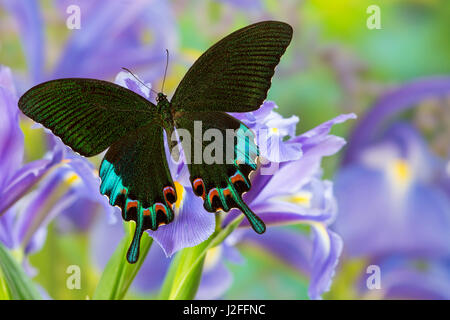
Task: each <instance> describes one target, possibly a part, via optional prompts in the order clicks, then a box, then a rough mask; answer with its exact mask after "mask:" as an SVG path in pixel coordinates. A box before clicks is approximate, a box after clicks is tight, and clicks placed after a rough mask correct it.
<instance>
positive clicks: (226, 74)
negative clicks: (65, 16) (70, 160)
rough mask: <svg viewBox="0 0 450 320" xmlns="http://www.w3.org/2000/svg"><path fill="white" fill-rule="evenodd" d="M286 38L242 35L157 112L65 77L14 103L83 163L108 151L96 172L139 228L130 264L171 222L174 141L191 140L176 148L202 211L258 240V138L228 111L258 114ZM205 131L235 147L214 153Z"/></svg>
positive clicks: (222, 46)
mask: <svg viewBox="0 0 450 320" xmlns="http://www.w3.org/2000/svg"><path fill="white" fill-rule="evenodd" d="M291 38H292V28H291V27H290V26H289V25H288V24H286V23H283V22H278V21H264V22H259V23H255V24H253V25H249V26H247V27H245V28H242V29H239V30H237V31H235V32H233V33H232V34H230V35H228V36H227V37H225V38H224V39H222V40H220V41H219V42H217V43H216V44H215V45H213V46H212V47H211V48H210V49H208V50H207V51H206V52H205V53H204V54H203V55H202V56H201V57H200V58H199V59H198V60H197V61H196V62H195V63H194V65H193V66H192V67H191V68H190V69H189V71H188V72H187V73H186V75H185V76H184V78H183V80H182V81H181V82H180V84H179V86H178V88H177V89H176V91H175V93H174V95H173V97H172V99H171V100H170V101H169V99H167V96H166V95H165V94H164V93H162V92H161V93H158V94H157V97H156V100H157V105H154V104H153V103H152V102H150V101H149V100H147V99H145V98H144V97H142V96H140V95H138V94H136V93H134V92H133V91H131V90H128V89H126V88H124V87H121V86H118V85H116V84H113V83H110V82H107V81H102V80H96V79H82V78H67V79H57V80H52V81H48V82H45V83H41V84H39V85H37V86H35V87H33V88H31V89H30V90H29V91H27V92H26V93H25V94H24V95H23V96H22V97H21V98H20V100H19V108H20V109H21V110H22V111H23V112H24V113H25V114H26V115H27V116H29V117H30V118H32V119H33V120H35V121H37V122H40V123H42V124H43V125H44V126H45V127H47V128H49V129H51V130H52V132H53V133H54V134H55V135H57V136H59V137H60V138H61V139H62V141H63V142H64V143H65V144H67V145H68V146H70V147H71V148H72V149H73V150H74V151H76V152H78V153H79V154H81V155H83V156H87V157H90V156H94V155H96V154H99V153H101V152H103V151H104V150H105V149H108V151H107V152H106V154H105V157H104V159H103V161H102V164H101V166H100V170H99V175H100V178H101V180H102V182H101V186H100V192H101V193H102V194H104V195H106V196H108V197H109V203H110V204H111V205H117V206H119V207H120V208H121V210H122V217H123V219H124V220H126V221H130V220H133V221H135V222H136V230H135V235H134V238H133V241H132V243H131V245H130V248H129V250H128V254H127V259H128V261H129V262H130V263H134V262H136V261H137V259H138V256H139V243H140V239H141V236H142V234H143V232H144V231H145V230H147V229H151V230H157V229H158V227H159V226H160V225H163V224H168V223H170V222H171V221H173V220H174V219H175V218H176V217H175V211H176V203H177V198H178V197H177V188H176V184H175V183H174V181H173V180H172V176H171V174H170V170H169V167H168V164H167V159H166V155H165V143H166V141H167V143H169V147H170V150H171V151H173V150H178V149H174V147H175V145H176V141H177V139H173V137H174V133H175V132H176V133H177V134H178V135H180V134H181V133H182V132H188V133H190V136H191V137H192V139H184V138H183V139H181V140H182V141H181V149H182V150H183V153H184V156H185V160H186V163H187V167H188V169H189V173H190V180H191V183H192V188H193V192H194V193H195V194H196V195H197V196H199V197H201V198H202V199H203V201H204V208H205V209H206V210H207V211H209V212H216V211H229V210H231V209H232V208H238V209H239V210H241V211H242V212H243V213H244V214H245V216H246V217H247V219H248V221H249V223H250V225H251V226H252V228H253V229H254V230H255V231H256V232H257V233H263V232H264V231H265V225H264V223H263V221H262V220H261V219H260V218H258V217H257V216H256V215H255V214H254V213H253V212H252V210H251V209H250V208H249V207H248V206H247V205H246V204H245V202H244V200H243V199H242V196H243V194H244V192H247V191H249V190H250V188H251V181H250V177H249V176H250V173H251V172H252V171H254V170H256V169H257V159H258V156H259V150H258V147H257V145H256V143H255V135H254V133H253V132H252V131H251V130H250V129H249V128H248V127H247V126H245V125H244V124H243V123H241V122H240V121H239V120H237V119H235V118H234V117H232V116H230V115H229V114H228V112H249V111H254V110H257V109H258V108H259V107H260V105H261V104H262V103H263V101H264V100H265V98H266V96H267V91H268V89H269V87H270V84H271V78H272V76H273V74H274V69H275V67H276V65H277V64H278V63H279V61H280V58H281V56H282V55H283V53H284V52H285V50H286V48H287V46H288V45H289V43H290V41H291ZM197 124H201V128H202V132H201V134H200V138H199V137H198V136H197V134H196V131H197V127H196V126H197ZM208 130H209V132H215V133H216V134H219V136H222V137H227V138H226V140H227V142H228V141H231V143H224V144H222V145H221V146H220V147H217V148H215V149H214V150H213V151H214V152H212V148H211V145H210V144H209V142H208V139H206V141H205V139H204V136H206V135H207V132H208ZM164 131H166V139H165V138H164ZM230 131H231V133H232V135H231V138H229V136H228V134H229V133H230ZM203 133H204V134H203ZM178 135H175V136H178ZM180 136H181V135H180ZM211 139H212V138H211V137H210V139H209V140H211ZM216 139H217V138H216ZM230 151H231V152H230ZM171 153H172V152H171ZM205 155H206V156H207V157H205Z"/></svg>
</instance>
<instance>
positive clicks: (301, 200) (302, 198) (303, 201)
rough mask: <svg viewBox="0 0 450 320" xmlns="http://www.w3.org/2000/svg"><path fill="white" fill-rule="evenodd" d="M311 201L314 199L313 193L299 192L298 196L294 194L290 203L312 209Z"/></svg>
mask: <svg viewBox="0 0 450 320" xmlns="http://www.w3.org/2000/svg"><path fill="white" fill-rule="evenodd" d="M311 199H312V193H311V192H306V191H303V192H302V191H301V192H297V193H296V194H294V195H293V196H291V197H290V198H289V201H291V202H293V203H295V204H298V205H301V206H303V207H306V208H310V207H311Z"/></svg>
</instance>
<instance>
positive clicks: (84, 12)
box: [1, 0, 177, 87]
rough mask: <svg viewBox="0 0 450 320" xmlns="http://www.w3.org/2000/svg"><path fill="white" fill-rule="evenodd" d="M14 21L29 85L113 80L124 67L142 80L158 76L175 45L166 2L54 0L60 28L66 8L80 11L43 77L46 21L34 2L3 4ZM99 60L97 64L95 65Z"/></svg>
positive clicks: (5, 0) (174, 34) (161, 0)
mask: <svg viewBox="0 0 450 320" xmlns="http://www.w3.org/2000/svg"><path fill="white" fill-rule="evenodd" d="M1 3H2V4H3V5H4V7H5V9H6V10H7V11H8V12H9V14H10V15H11V16H13V17H14V18H15V20H16V23H17V27H18V32H19V33H20V35H21V39H22V42H23V49H24V53H25V57H26V59H27V64H28V70H29V72H30V74H29V79H30V80H31V83H28V84H27V85H24V87H27V86H29V85H30V84H36V83H39V82H42V81H45V80H49V79H55V78H62V77H90V78H100V79H107V78H112V77H114V75H115V74H116V73H117V70H120V68H122V67H127V68H131V69H137V68H140V73H141V74H142V75H143V76H144V78H146V79H154V78H155V77H157V76H158V77H159V76H161V74H162V73H163V71H164V67H165V58H166V53H165V49H166V48H167V49H169V50H170V51H174V49H175V47H176V45H177V36H176V28H175V25H176V24H175V18H174V16H173V14H172V10H171V8H170V5H169V3H168V2H167V1H166V0H155V1H144V0H137V1H113V2H110V1H98V0H97V1H93V0H81V1H76V2H75V3H74V2H73V1H67V0H58V1H56V2H55V6H56V13H57V15H58V16H59V18H60V20H59V21H58V24H60V27H61V28H66V19H67V18H68V17H69V15H70V13H67V12H66V10H67V8H68V7H69V6H70V5H77V6H78V7H79V8H80V13H81V20H80V21H81V25H80V27H81V29H79V30H78V29H74V30H70V35H69V37H68V39H67V41H66V44H65V46H64V49H63V51H62V53H61V55H60V56H59V57H58V58H57V59H56V64H55V65H54V68H53V69H52V71H51V72H50V73H44V70H43V66H44V65H45V63H46V61H45V60H46V58H47V57H46V54H47V52H46V45H45V44H46V42H45V38H44V27H45V26H44V19H43V16H42V12H41V8H40V6H39V4H38V3H37V2H36V1H11V0H3V1H2V2H1ZM99 62H101V63H99Z"/></svg>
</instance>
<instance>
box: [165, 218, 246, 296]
mask: <svg viewBox="0 0 450 320" xmlns="http://www.w3.org/2000/svg"><path fill="white" fill-rule="evenodd" d="M242 219H244V216H243V215H240V216H239V217H237V218H236V219H235V220H233V221H232V222H231V223H230V224H229V225H228V226H227V227H226V228H224V229H222V230H216V231H215V232H214V233H213V234H212V235H211V237H209V239H208V240H206V241H204V242H202V243H200V244H199V245H197V246H195V247H192V248H185V249H183V250H181V251H180V252H179V253H177V254H176V256H175V259H174V260H173V261H172V263H171V265H170V268H169V271H168V273H167V276H166V278H165V279H164V283H163V286H162V289H161V292H160V297H159V298H160V299H164V300H166V299H167V300H191V299H194V298H195V295H196V293H197V290H198V286H199V284H200V280H201V276H202V271H203V264H204V261H205V257H206V253H207V252H208V250H209V249H211V248H213V247H215V246H217V245H219V244H221V243H222V242H223V241H224V240H225V239H226V237H228V235H230V233H231V232H233V230H235V229H236V228H237V227H238V226H239V224H240V223H241V222H242Z"/></svg>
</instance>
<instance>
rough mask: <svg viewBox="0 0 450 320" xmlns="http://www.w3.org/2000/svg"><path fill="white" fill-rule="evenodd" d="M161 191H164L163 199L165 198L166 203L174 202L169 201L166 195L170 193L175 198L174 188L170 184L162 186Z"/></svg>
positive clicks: (171, 203)
mask: <svg viewBox="0 0 450 320" xmlns="http://www.w3.org/2000/svg"><path fill="white" fill-rule="evenodd" d="M163 193H164V200H166V202H167V204H168V205H173V204H174V203H175V202H174V201H169V199H168V196H169V195H171V196H172V197H173V199H175V189H174V188H172V187H170V186H168V187H164V189H163Z"/></svg>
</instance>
